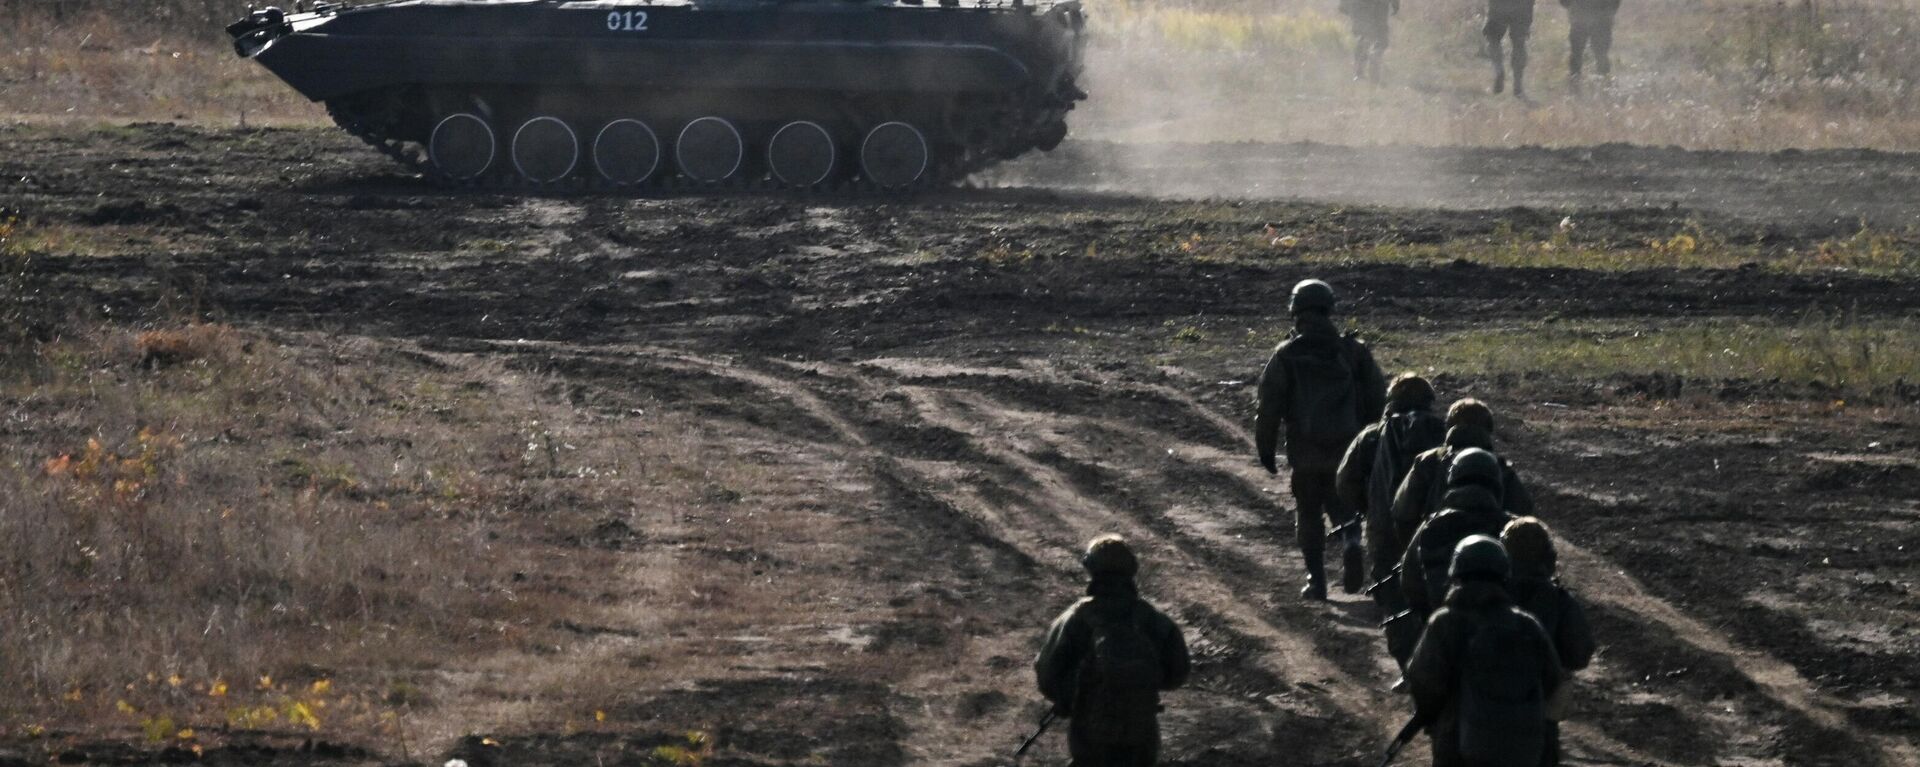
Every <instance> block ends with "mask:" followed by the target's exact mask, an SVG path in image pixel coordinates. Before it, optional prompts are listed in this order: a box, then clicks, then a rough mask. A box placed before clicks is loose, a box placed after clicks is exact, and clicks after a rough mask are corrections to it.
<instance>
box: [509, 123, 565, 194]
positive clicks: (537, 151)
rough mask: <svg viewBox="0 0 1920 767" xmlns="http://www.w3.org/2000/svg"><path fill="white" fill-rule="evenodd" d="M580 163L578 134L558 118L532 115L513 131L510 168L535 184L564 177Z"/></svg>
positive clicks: (548, 182) (546, 182)
mask: <svg viewBox="0 0 1920 767" xmlns="http://www.w3.org/2000/svg"><path fill="white" fill-rule="evenodd" d="M579 162H580V137H579V136H578V135H576V134H575V133H574V132H573V126H570V125H568V124H566V122H565V121H562V120H561V119H560V118H558V117H548V116H542V117H535V118H533V119H531V120H528V121H526V123H524V124H522V125H521V126H520V130H517V131H514V134H513V169H514V170H517V171H519V172H520V177H521V178H524V179H526V180H528V181H531V182H533V183H535V184H551V183H553V182H555V181H559V180H560V179H563V178H566V177H567V174H569V173H572V172H573V168H574V166H575V165H577V164H579Z"/></svg>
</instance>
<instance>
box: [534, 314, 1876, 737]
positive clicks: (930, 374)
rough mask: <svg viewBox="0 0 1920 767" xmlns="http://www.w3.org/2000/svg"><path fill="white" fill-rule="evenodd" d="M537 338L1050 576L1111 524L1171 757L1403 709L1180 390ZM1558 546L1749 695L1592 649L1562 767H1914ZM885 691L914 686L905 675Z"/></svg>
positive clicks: (1361, 729) (1625, 629)
mask: <svg viewBox="0 0 1920 767" xmlns="http://www.w3.org/2000/svg"><path fill="white" fill-rule="evenodd" d="M550 348H551V349H552V350H553V351H556V352H558V353H559V355H560V356H566V355H577V356H585V357H595V358H598V359H599V360H601V361H603V362H606V361H610V360H613V359H618V360H620V362H619V364H623V365H631V366H635V367H648V366H651V367H661V368H669V369H672V370H674V371H676V372H677V373H678V374H681V375H689V376H702V377H705V378H708V379H712V380H715V381H722V382H728V383H729V384H731V385H737V386H739V387H742V388H741V389H740V390H739V391H738V392H737V393H738V395H739V398H740V401H742V402H743V403H751V404H750V405H749V406H748V407H747V410H748V411H756V410H757V411H760V412H761V413H762V414H761V415H758V416H750V417H752V418H753V419H754V420H756V421H767V420H779V419H783V418H787V419H793V420H794V422H795V423H796V424H803V425H802V426H801V427H800V428H799V429H798V430H797V431H796V432H795V433H806V434H810V435H811V438H812V439H815V440H820V441H827V442H832V443H836V444H839V445H841V446H843V447H845V448H848V449H851V450H853V451H855V453H856V454H858V455H861V456H864V458H865V460H866V461H867V462H868V470H869V471H871V472H873V473H874V475H875V478H876V482H875V484H876V486H877V487H879V488H881V490H880V493H881V495H882V496H883V501H885V502H886V503H888V504H892V505H898V506H901V507H903V508H908V509H911V510H912V512H913V513H915V514H921V515H944V516H949V517H952V519H949V520H947V521H945V522H939V523H938V524H939V525H941V526H949V527H950V526H952V525H960V526H962V527H965V528H967V529H968V530H970V531H973V533H972V534H974V535H978V536H981V537H983V538H984V539H986V540H989V541H991V545H993V546H996V547H1003V548H1004V549H1005V550H1007V551H1008V552H1009V553H1010V554H1011V555H1013V556H1017V557H1018V558H1020V559H1022V560H1026V561H1029V562H1033V563H1037V564H1038V566H1040V567H1043V568H1046V567H1051V568H1053V569H1054V570H1055V573H1056V574H1057V575H1059V578H1058V579H1057V580H1065V581H1071V579H1072V578H1073V573H1072V565H1071V562H1072V552H1074V551H1076V550H1077V547H1078V546H1079V545H1080V544H1081V543H1082V542H1084V541H1085V540H1087V539H1088V538H1090V537H1092V536H1093V535H1096V534H1098V533H1103V532H1119V533H1121V534H1123V535H1126V536H1128V537H1130V538H1131V539H1133V540H1135V541H1137V542H1138V543H1139V544H1141V545H1142V548H1143V549H1144V550H1145V552H1146V556H1147V558H1148V562H1149V569H1148V573H1147V575H1146V586H1147V588H1148V591H1149V596H1150V598H1153V599H1155V600H1156V601H1158V602H1159V603H1161V604H1162V605H1164V606H1165V607H1167V608H1168V609H1169V611H1170V612H1171V613H1172V614H1174V615H1175V616H1177V617H1178V618H1179V619H1180V620H1181V621H1182V622H1183V623H1184V624H1185V625H1187V626H1188V628H1189V632H1190V636H1191V638H1192V641H1193V642H1194V646H1195V649H1196V656H1197V658H1198V660H1199V663H1200V667H1199V669H1198V671H1197V674H1196V681H1195V684H1194V687H1193V689H1192V690H1190V691H1189V692H1187V693H1182V694H1179V695H1177V696H1176V697H1175V698H1173V699H1172V704H1171V706H1170V708H1171V712H1170V714H1169V719H1168V730H1169V732H1168V745H1169V751H1168V753H1169V755H1170V756H1172V757H1174V758H1175V759H1176V760H1179V761H1185V760H1186V759H1195V760H1197V761H1195V762H1194V763H1210V764H1218V763H1223V762H1224V763H1233V762H1238V761H1241V760H1243V759H1245V760H1258V759H1264V758H1274V757H1281V756H1284V757H1287V758H1289V759H1292V760H1299V761H1304V762H1307V763H1342V762H1350V761H1353V760H1355V759H1359V758H1361V757H1363V756H1364V755H1366V754H1368V753H1371V752H1372V750H1373V749H1374V748H1376V747H1377V746H1378V745H1379V742H1380V741H1381V740H1382V739H1383V738H1384V736H1385V734H1386V733H1390V732H1391V731H1392V729H1393V728H1394V727H1395V726H1396V725H1397V724H1398V721H1397V720H1398V719H1399V718H1400V717H1401V716H1403V715H1404V713H1405V712H1404V709H1405V706H1404V703H1403V702H1402V701H1401V700H1398V699H1396V698H1395V696H1392V695H1391V694H1389V693H1387V692H1385V689H1386V686H1387V685H1388V684H1389V683H1390V682H1391V680H1392V678H1393V676H1394V673H1393V669H1392V666H1391V663H1390V662H1388V661H1387V660H1386V659H1385V656H1384V653H1383V652H1381V651H1380V645H1379V640H1378V636H1377V632H1376V631H1375V630H1374V628H1373V623H1372V621H1373V615H1372V610H1371V607H1370V606H1368V605H1365V604H1362V603H1361V602H1359V601H1357V600H1354V599H1351V598H1340V599H1337V600H1336V601H1335V602H1333V603H1331V604H1330V605H1327V606H1315V605H1307V604H1302V603H1300V602H1298V601H1297V600H1296V599H1294V598H1292V596H1291V592H1292V589H1293V587H1294V585H1295V581H1296V580H1297V578H1298V572H1299V567H1298V565H1297V563H1296V562H1295V555H1294V554H1293V551H1292V545H1291V530H1290V528H1289V523H1287V522H1286V521H1284V520H1283V519H1282V518H1281V517H1280V516H1279V515H1280V514H1281V513H1282V510H1283V503H1282V502H1281V500H1280V498H1281V496H1279V495H1278V494H1276V493H1275V492H1274V488H1275V487H1276V485H1277V484H1278V483H1276V482H1275V481H1274V480H1273V479H1271V478H1268V477H1265V476H1264V475H1261V474H1259V473H1257V472H1258V470H1257V468H1256V467H1255V466H1254V464H1253V462H1252V461H1250V460H1247V457H1246V456H1247V451H1246V442H1245V437H1244V436H1243V435H1244V432H1241V431H1239V430H1238V429H1237V427H1236V426H1235V424H1233V422H1232V420H1231V419H1230V418H1227V417H1225V416H1223V415H1221V414H1219V413H1217V412H1214V411H1212V410H1210V409H1209V408H1207V407H1205V406H1202V405H1200V404H1198V403H1197V402H1195V401H1193V400H1192V399H1191V398H1188V397H1185V396H1183V395H1181V394H1180V393H1179V392H1176V391H1173V390H1170V389H1169V388H1167V387H1164V386H1159V385H1154V384H1144V383H1138V382H1131V381H1125V380H1121V379H1119V378H1117V377H1112V376H1103V375H1099V374H1089V373H1085V372H1081V373H1076V374H1068V373H1065V372H1062V371H1057V370H1052V369H1049V368H1048V367H1047V366H1046V365H1045V364H1043V363H1033V364H1031V365H1029V366H1026V367H1021V368H998V369H983V368H966V367H961V366H954V365H950V364H946V363H933V362H923V361H917V360H908V359H891V360H874V361H869V362H866V363H860V364H849V363H812V362H809V363H795V362H787V361H765V362H757V361H749V360H744V359H735V360H728V359H716V358H712V357H706V356H701V355H696V354H691V353H686V352H681V351H674V350H666V349H658V348H634V347H622V348H619V349H609V348H605V347H600V348H595V349H592V350H585V349H579V348H576V347H561V346H555V347H550ZM736 415H738V414H736ZM804 424H811V426H807V425H804ZM1549 513H1551V511H1549ZM928 521H930V522H931V521H936V520H928ZM1569 548H1570V551H1571V556H1570V559H1571V560H1572V564H1573V569H1572V573H1573V574H1575V575H1577V576H1579V577H1581V578H1582V579H1583V581H1582V583H1581V585H1582V586H1583V594H1585V595H1587V596H1588V598H1589V599H1591V600H1593V601H1594V602H1595V603H1596V606H1597V609H1599V610H1601V611H1602V612H1603V614H1604V615H1605V616H1610V618H1609V619H1605V620H1604V623H1605V624H1606V625H1610V626H1614V627H1616V629H1617V630H1618V631H1619V632H1620V633H1622V634H1630V636H1613V637H1603V640H1605V641H1603V644H1604V643H1607V642H1612V643H1642V644H1646V643H1651V645H1650V646H1655V647H1659V646H1666V645H1673V646H1674V647H1675V648H1677V649H1674V650H1672V652H1673V653H1681V652H1685V653H1688V654H1690V655H1693V656H1696V657H1699V658H1701V660H1700V661H1699V662H1700V663H1701V664H1702V665H1703V666H1707V665H1717V666H1723V667H1724V668H1725V669H1727V670H1728V671H1727V673H1729V674H1733V675H1739V676H1743V677H1747V679H1746V683H1745V684H1743V685H1741V686H1742V687H1744V688H1746V689H1747V690H1750V691H1752V694H1755V695H1758V696H1760V698H1759V699H1758V700H1751V701H1744V702H1743V703H1742V705H1740V706H1738V707H1727V710H1725V711H1720V712H1714V713H1712V714H1700V713H1694V712H1684V711H1681V710H1680V709H1677V708H1674V706H1682V707H1684V706H1687V705H1689V703H1688V701H1686V700H1683V699H1681V698H1679V697H1671V698H1662V700H1663V701H1666V702H1657V701H1653V700H1651V699H1646V698H1645V697H1644V695H1645V694H1644V693H1635V692H1633V691H1631V690H1629V689H1627V687H1629V686H1630V685H1631V684H1633V683H1634V682H1635V681H1636V680H1635V679H1633V675H1634V674H1636V673H1638V668H1639V666H1640V665H1641V664H1642V663H1643V662H1644V660H1645V659H1644V658H1643V657H1640V656H1639V655H1636V654H1634V653H1620V654H1618V656H1617V658H1618V659H1617V660H1616V658H1615V657H1609V656H1608V655H1607V654H1603V656H1602V657H1601V659H1600V661H1599V663H1598V664H1597V665H1596V667H1595V668H1594V669H1593V670H1592V671H1590V672H1588V674H1587V675H1586V677H1585V680H1584V682H1583V683H1584V684H1586V685H1588V686H1589V689H1588V690H1587V691H1586V692H1585V693H1584V694H1585V696H1586V697H1587V698H1588V699H1590V700H1595V701H1597V702H1598V701H1609V702H1610V699H1611V698H1613V697H1615V696H1619V697H1627V698H1631V697H1633V696H1636V695H1637V696H1640V697H1639V698H1638V700H1641V701H1642V703H1640V704H1635V703H1632V702H1631V701H1628V702H1626V704H1625V705H1621V706H1609V705H1596V706H1595V708H1596V712H1595V713H1596V717H1595V719H1594V720H1592V721H1576V722H1574V723H1572V724H1571V725H1570V727H1569V730H1568V731H1569V742H1568V744H1567V746H1568V750H1569V753H1570V754H1571V755H1573V756H1575V757H1579V758H1586V759H1592V760H1598V761H1628V762H1634V763H1656V764H1670V763H1686V762H1689V761H1693V760H1695V759H1697V758H1701V757H1715V756H1719V755H1721V754H1719V753H1718V752H1717V751H1714V750H1712V749H1711V748H1709V749H1708V751H1707V752H1701V751H1699V750H1698V749H1700V748H1702V745H1701V743H1700V742H1698V741H1697V740H1695V739H1690V738H1689V737H1688V736H1686V735H1685V734H1684V731H1672V729H1671V728H1674V727H1681V728H1687V729H1692V728H1704V729H1708V730H1715V731H1721V732H1737V731H1739V730H1742V729H1745V730H1747V731H1749V732H1754V733H1774V736H1775V737H1784V738H1785V739H1787V740H1792V741H1806V742H1810V743H1811V742H1819V743H1824V744H1825V745H1826V747H1827V748H1830V749H1833V752H1846V753H1852V754H1854V755H1856V756H1859V757H1864V759H1865V760H1873V759H1875V758H1878V759H1880V760H1883V761H1886V762H1887V763H1910V761H1909V759H1910V754H1906V753H1904V752H1903V750H1902V749H1901V748H1899V747H1898V745H1897V744H1892V743H1886V742H1876V741H1874V740H1872V739H1863V738H1860V737H1855V736H1851V735H1848V734H1846V733H1844V731H1842V730H1841V729H1840V728H1838V727H1836V726H1835V725H1836V724H1837V722H1836V721H1835V719H1834V716H1833V715H1832V714H1830V713H1828V712H1829V711H1830V706H1828V705H1827V703H1826V701H1825V700H1824V698H1822V697H1821V696H1820V695H1819V694H1818V693H1817V692H1816V691H1814V690H1812V689H1811V688H1810V687H1809V686H1808V685H1807V684H1806V683H1805V680H1803V679H1800V678H1798V677H1797V676H1794V675H1782V674H1778V673H1775V672H1777V671H1778V669H1780V668H1784V667H1785V665H1784V664H1782V663H1780V662H1779V661H1777V660H1773V659H1770V658H1765V657H1762V656H1755V655H1754V654H1752V653H1748V652H1745V651H1743V650H1741V649H1739V648H1737V647H1735V646H1733V645H1731V644H1730V643H1728V642H1726V641H1725V640H1724V639H1722V638H1719V637H1715V636H1712V635H1711V634H1710V632H1704V627H1702V626H1701V625H1700V624H1699V623H1698V622H1696V621H1692V620H1690V619H1688V618H1687V617H1686V616H1685V615H1684V614H1683V613H1681V612H1680V611H1678V610H1676V609H1675V608H1673V607H1672V606H1670V605H1667V604H1665V603H1664V602H1661V601H1660V600H1658V599H1656V598H1654V597H1652V596H1650V595H1648V594H1646V593H1645V592H1644V591H1642V590H1639V589H1637V588H1634V587H1632V584H1631V581H1630V579H1622V578H1620V577H1617V576H1609V575H1606V574H1605V573H1606V572H1611V571H1613V570H1616V569H1617V568H1613V567H1610V566H1609V565H1608V564H1607V563H1606V562H1604V560H1601V559H1599V558H1598V557H1596V556H1594V555H1592V554H1590V553H1587V552H1585V551H1583V550H1580V549H1578V548H1576V547H1571V546H1570V547H1569ZM1070 596H1071V595H1070V594H1060V595H1058V597H1057V598H1058V599H1059V600H1060V601H1062V602H1063V603H1064V601H1065V600H1067V599H1068V598H1070ZM1035 630H1036V631H1037V627H1036V629H1035ZM1662 637H1665V639H1662ZM1674 643H1678V644H1674ZM955 662H956V663H963V664H964V663H979V664H983V665H984V664H988V663H990V662H992V659H990V658H985V657H962V658H956V659H955ZM1620 664H1625V666H1621V665H1620ZM933 673H936V672H929V674H933ZM926 684H927V685H932V680H931V679H929V680H928V681H927V682H926ZM898 686H899V687H900V688H901V689H904V690H913V689H916V688H918V687H920V686H922V684H921V683H918V682H916V681H915V680H914V679H912V678H906V679H901V680H899V682H898ZM1648 706H1652V707H1653V708H1648ZM1660 708H1664V709H1666V710H1669V711H1672V712H1673V716H1671V717H1667V718H1668V719H1670V720H1671V721H1664V722H1663V721H1659V718H1658V717H1656V718H1654V719H1652V720H1650V719H1649V718H1648V717H1647V716H1645V714H1646V713H1647V712H1648V711H1651V710H1655V709H1660ZM934 718H936V717H935V716H932V715H929V716H927V717H922V718H920V719H919V720H915V719H914V718H913V717H911V716H910V717H909V721H908V727H907V729H908V731H909V732H910V733H911V734H910V735H908V736H907V737H908V738H909V744H908V746H907V749H906V750H907V752H908V753H920V754H941V753H948V754H958V753H966V752H970V751H977V744H972V743H969V741H970V740H971V739H973V738H975V737H977V736H978V733H972V732H968V731H966V730H964V729H956V728H953V727H951V726H946V725H943V724H942V723H940V722H937V721H932V719H934ZM1222 723H1234V724H1232V726H1230V727H1222ZM1668 732H1671V734H1665V733H1668ZM1755 740H1756V739H1755V738H1753V737H1742V738H1733V740H1732V741H1731V743H1730V746H1731V747H1734V748H1741V747H1742V746H1748V747H1752V748H1754V749H1761V748H1764V745H1765V744H1762V743H1757V742H1755ZM1789 751H1790V752H1798V753H1801V754H1803V755H1805V754H1807V753H1808V752H1807V751H1806V750H1801V749H1789ZM1202 754H1204V755H1205V756H1204V757H1203V756H1201V755H1202ZM1183 755H1184V756H1183ZM1303 756H1304V757H1305V758H1304V759H1303V758H1302V757H1303Z"/></svg>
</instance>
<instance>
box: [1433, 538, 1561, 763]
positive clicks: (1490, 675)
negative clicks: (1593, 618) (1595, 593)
mask: <svg viewBox="0 0 1920 767" xmlns="http://www.w3.org/2000/svg"><path fill="white" fill-rule="evenodd" d="M1450 559H1451V560H1452V561H1451V562H1450V564H1449V566H1448V569H1447V572H1448V578H1449V583H1450V586H1449V588H1448V590H1447V594H1446V599H1445V602H1444V604H1442V605H1441V606H1440V609H1439V610H1436V611H1435V612H1434V613H1433V618H1432V619H1431V620H1430V621H1429V622H1428V623H1427V627H1426V631H1424V632H1423V633H1422V634H1421V635H1420V643H1419V645H1418V646H1417V647H1415V648H1414V651H1413V658H1412V660H1411V661H1409V662H1408V663H1407V670H1406V680H1407V687H1408V689H1409V691H1410V692H1411V693H1412V694H1413V705H1414V719H1415V721H1416V722H1423V723H1425V725H1426V731H1427V736H1428V738H1430V739H1431V740H1432V745H1433V764H1434V765H1435V767H1464V766H1465V765H1473V766H1474V767H1536V766H1537V765H1538V764H1539V763H1540V758H1541V754H1542V753H1543V751H1544V749H1545V748H1546V746H1545V741H1546V722H1547V719H1546V701H1547V700H1549V699H1551V698H1552V697H1554V695H1555V694H1556V693H1557V692H1558V691H1559V689H1560V687H1561V685H1562V682H1563V680H1564V679H1565V678H1566V672H1565V671H1564V670H1563V669H1562V668H1561V667H1560V660H1559V657H1558V655H1557V653H1556V652H1555V651H1554V647H1553V640H1552V639H1551V638H1549V637H1548V636H1547V632H1546V630H1545V629H1544V628H1542V627H1541V626H1540V622H1539V621H1537V620H1535V619H1534V617H1533V616H1531V615H1528V614H1527V613H1526V612H1525V611H1523V610H1521V609H1519V608H1518V607H1515V606H1514V603H1513V600H1512V598H1511V597H1510V596H1509V595H1508V593H1507V589H1506V587H1505V581H1506V579H1507V575H1508V571H1509V567H1510V565H1509V563H1508V560H1507V553H1506V551H1505V550H1504V549H1503V548H1501V546H1500V542H1499V541H1497V540H1495V539H1493V538H1491V537H1488V536H1484V535H1473V536H1469V537H1467V538H1466V539H1464V540H1462V541H1460V543H1459V545H1458V546H1457V547H1455V548H1454V549H1453V551H1452V556H1451V557H1450Z"/></svg>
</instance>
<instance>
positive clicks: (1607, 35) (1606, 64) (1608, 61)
mask: <svg viewBox="0 0 1920 767" xmlns="http://www.w3.org/2000/svg"><path fill="white" fill-rule="evenodd" d="M1593 71H1595V72H1598V73H1600V76H1601V77H1612V76H1613V12H1611V11H1608V12H1605V13H1603V14H1602V15H1601V17H1600V18H1599V19H1598V20H1597V21H1596V22H1595V23H1594V25H1593Z"/></svg>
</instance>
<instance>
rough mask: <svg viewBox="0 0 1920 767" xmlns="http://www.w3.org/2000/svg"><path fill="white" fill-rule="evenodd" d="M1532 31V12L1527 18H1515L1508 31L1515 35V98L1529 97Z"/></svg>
mask: <svg viewBox="0 0 1920 767" xmlns="http://www.w3.org/2000/svg"><path fill="white" fill-rule="evenodd" d="M1532 31H1533V17H1532V15H1531V14H1529V15H1528V16H1527V17H1525V18H1519V19H1514V20H1513V23H1512V24H1511V25H1509V26H1508V33H1509V34H1510V35H1512V37H1513V96H1514V98H1522V99H1523V98H1526V97H1527V84H1526V77H1527V35H1528V34H1530V33H1532Z"/></svg>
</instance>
